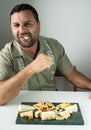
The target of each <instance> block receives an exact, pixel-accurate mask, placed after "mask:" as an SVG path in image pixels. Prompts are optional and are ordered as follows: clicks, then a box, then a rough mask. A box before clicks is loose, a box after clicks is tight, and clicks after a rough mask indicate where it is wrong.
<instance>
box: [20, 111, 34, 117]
mask: <svg viewBox="0 0 91 130" xmlns="http://www.w3.org/2000/svg"><path fill="white" fill-rule="evenodd" d="M20 116H21V117H28V119H33V111H26V112H21V113H20Z"/></svg>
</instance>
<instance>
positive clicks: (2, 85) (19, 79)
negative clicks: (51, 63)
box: [0, 66, 33, 105]
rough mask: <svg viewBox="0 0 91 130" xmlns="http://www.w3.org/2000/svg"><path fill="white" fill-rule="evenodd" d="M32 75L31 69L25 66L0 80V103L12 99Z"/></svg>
mask: <svg viewBox="0 0 91 130" xmlns="http://www.w3.org/2000/svg"><path fill="white" fill-rule="evenodd" d="M32 75H33V72H32V70H30V71H29V66H27V67H25V68H24V69H23V70H21V71H20V72H19V73H18V74H16V75H15V76H13V77H12V78H10V79H8V80H5V81H0V105H3V104H5V103H7V102H8V101H10V100H11V99H13V98H14V97H15V96H16V95H17V94H18V93H19V92H20V90H21V89H22V88H23V86H24V85H25V83H26V82H27V80H28V79H29V78H30V77H31V76H32Z"/></svg>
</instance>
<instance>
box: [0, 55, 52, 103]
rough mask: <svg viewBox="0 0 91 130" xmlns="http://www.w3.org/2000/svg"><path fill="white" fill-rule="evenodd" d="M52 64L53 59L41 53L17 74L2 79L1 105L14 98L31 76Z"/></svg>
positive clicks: (0, 89)
mask: <svg viewBox="0 0 91 130" xmlns="http://www.w3.org/2000/svg"><path fill="white" fill-rule="evenodd" d="M51 65H52V59H51V58H49V57H48V56H46V55H44V54H40V55H39V56H38V57H37V58H36V59H35V60H34V61H33V62H32V63H31V64H29V65H27V66H26V67H25V68H24V69H22V70H21V71H20V72H19V73H17V74H16V75H15V76H13V77H11V78H10V79H8V80H5V81H0V105H3V104H5V103H7V102H8V101H10V100H12V99H13V98H14V97H15V96H16V95H17V94H18V93H19V92H20V90H21V89H22V88H23V86H24V85H25V83H26V82H27V81H28V79H29V78H31V76H32V75H33V74H35V73H38V72H41V71H43V70H44V69H46V68H49V67H50V66H51Z"/></svg>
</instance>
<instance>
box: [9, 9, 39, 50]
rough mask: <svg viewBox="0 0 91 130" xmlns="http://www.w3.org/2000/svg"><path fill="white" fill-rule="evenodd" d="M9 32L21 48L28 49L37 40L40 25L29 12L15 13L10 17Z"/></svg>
mask: <svg viewBox="0 0 91 130" xmlns="http://www.w3.org/2000/svg"><path fill="white" fill-rule="evenodd" d="M11 30H12V34H13V36H14V38H15V40H16V41H17V42H18V43H19V44H20V45H21V46H22V47H24V48H29V47H31V46H32V45H34V44H35V43H36V42H37V40H38V36H39V32H40V23H39V22H37V21H36V19H35V18H34V16H33V14H32V12H31V11H29V10H26V11H21V12H16V13H14V14H12V15H11Z"/></svg>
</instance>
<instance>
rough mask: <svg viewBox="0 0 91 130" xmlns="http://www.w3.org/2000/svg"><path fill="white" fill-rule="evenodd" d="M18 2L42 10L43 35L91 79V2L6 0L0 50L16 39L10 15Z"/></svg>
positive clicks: (2, 7) (0, 20) (0, 26)
mask: <svg viewBox="0 0 91 130" xmlns="http://www.w3.org/2000/svg"><path fill="white" fill-rule="evenodd" d="M18 3H30V4H32V5H33V6H34V7H35V8H36V9H37V11H38V13H39V17H40V22H41V34H42V35H45V36H49V37H53V38H56V39H57V40H59V42H61V43H62V44H63V45H64V47H65V50H66V53H67V54H68V56H69V58H70V59H71V61H72V63H73V64H74V65H76V66H77V68H78V69H79V70H80V71H81V72H82V73H84V74H85V75H86V76H88V77H89V78H90V77H91V58H90V56H91V0H2V2H0V16H1V17H0V49H1V48H2V47H3V46H4V45H5V43H6V42H8V41H10V40H11V39H12V35H11V31H10V24H9V13H10V11H11V9H12V8H13V6H14V5H16V4H18Z"/></svg>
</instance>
